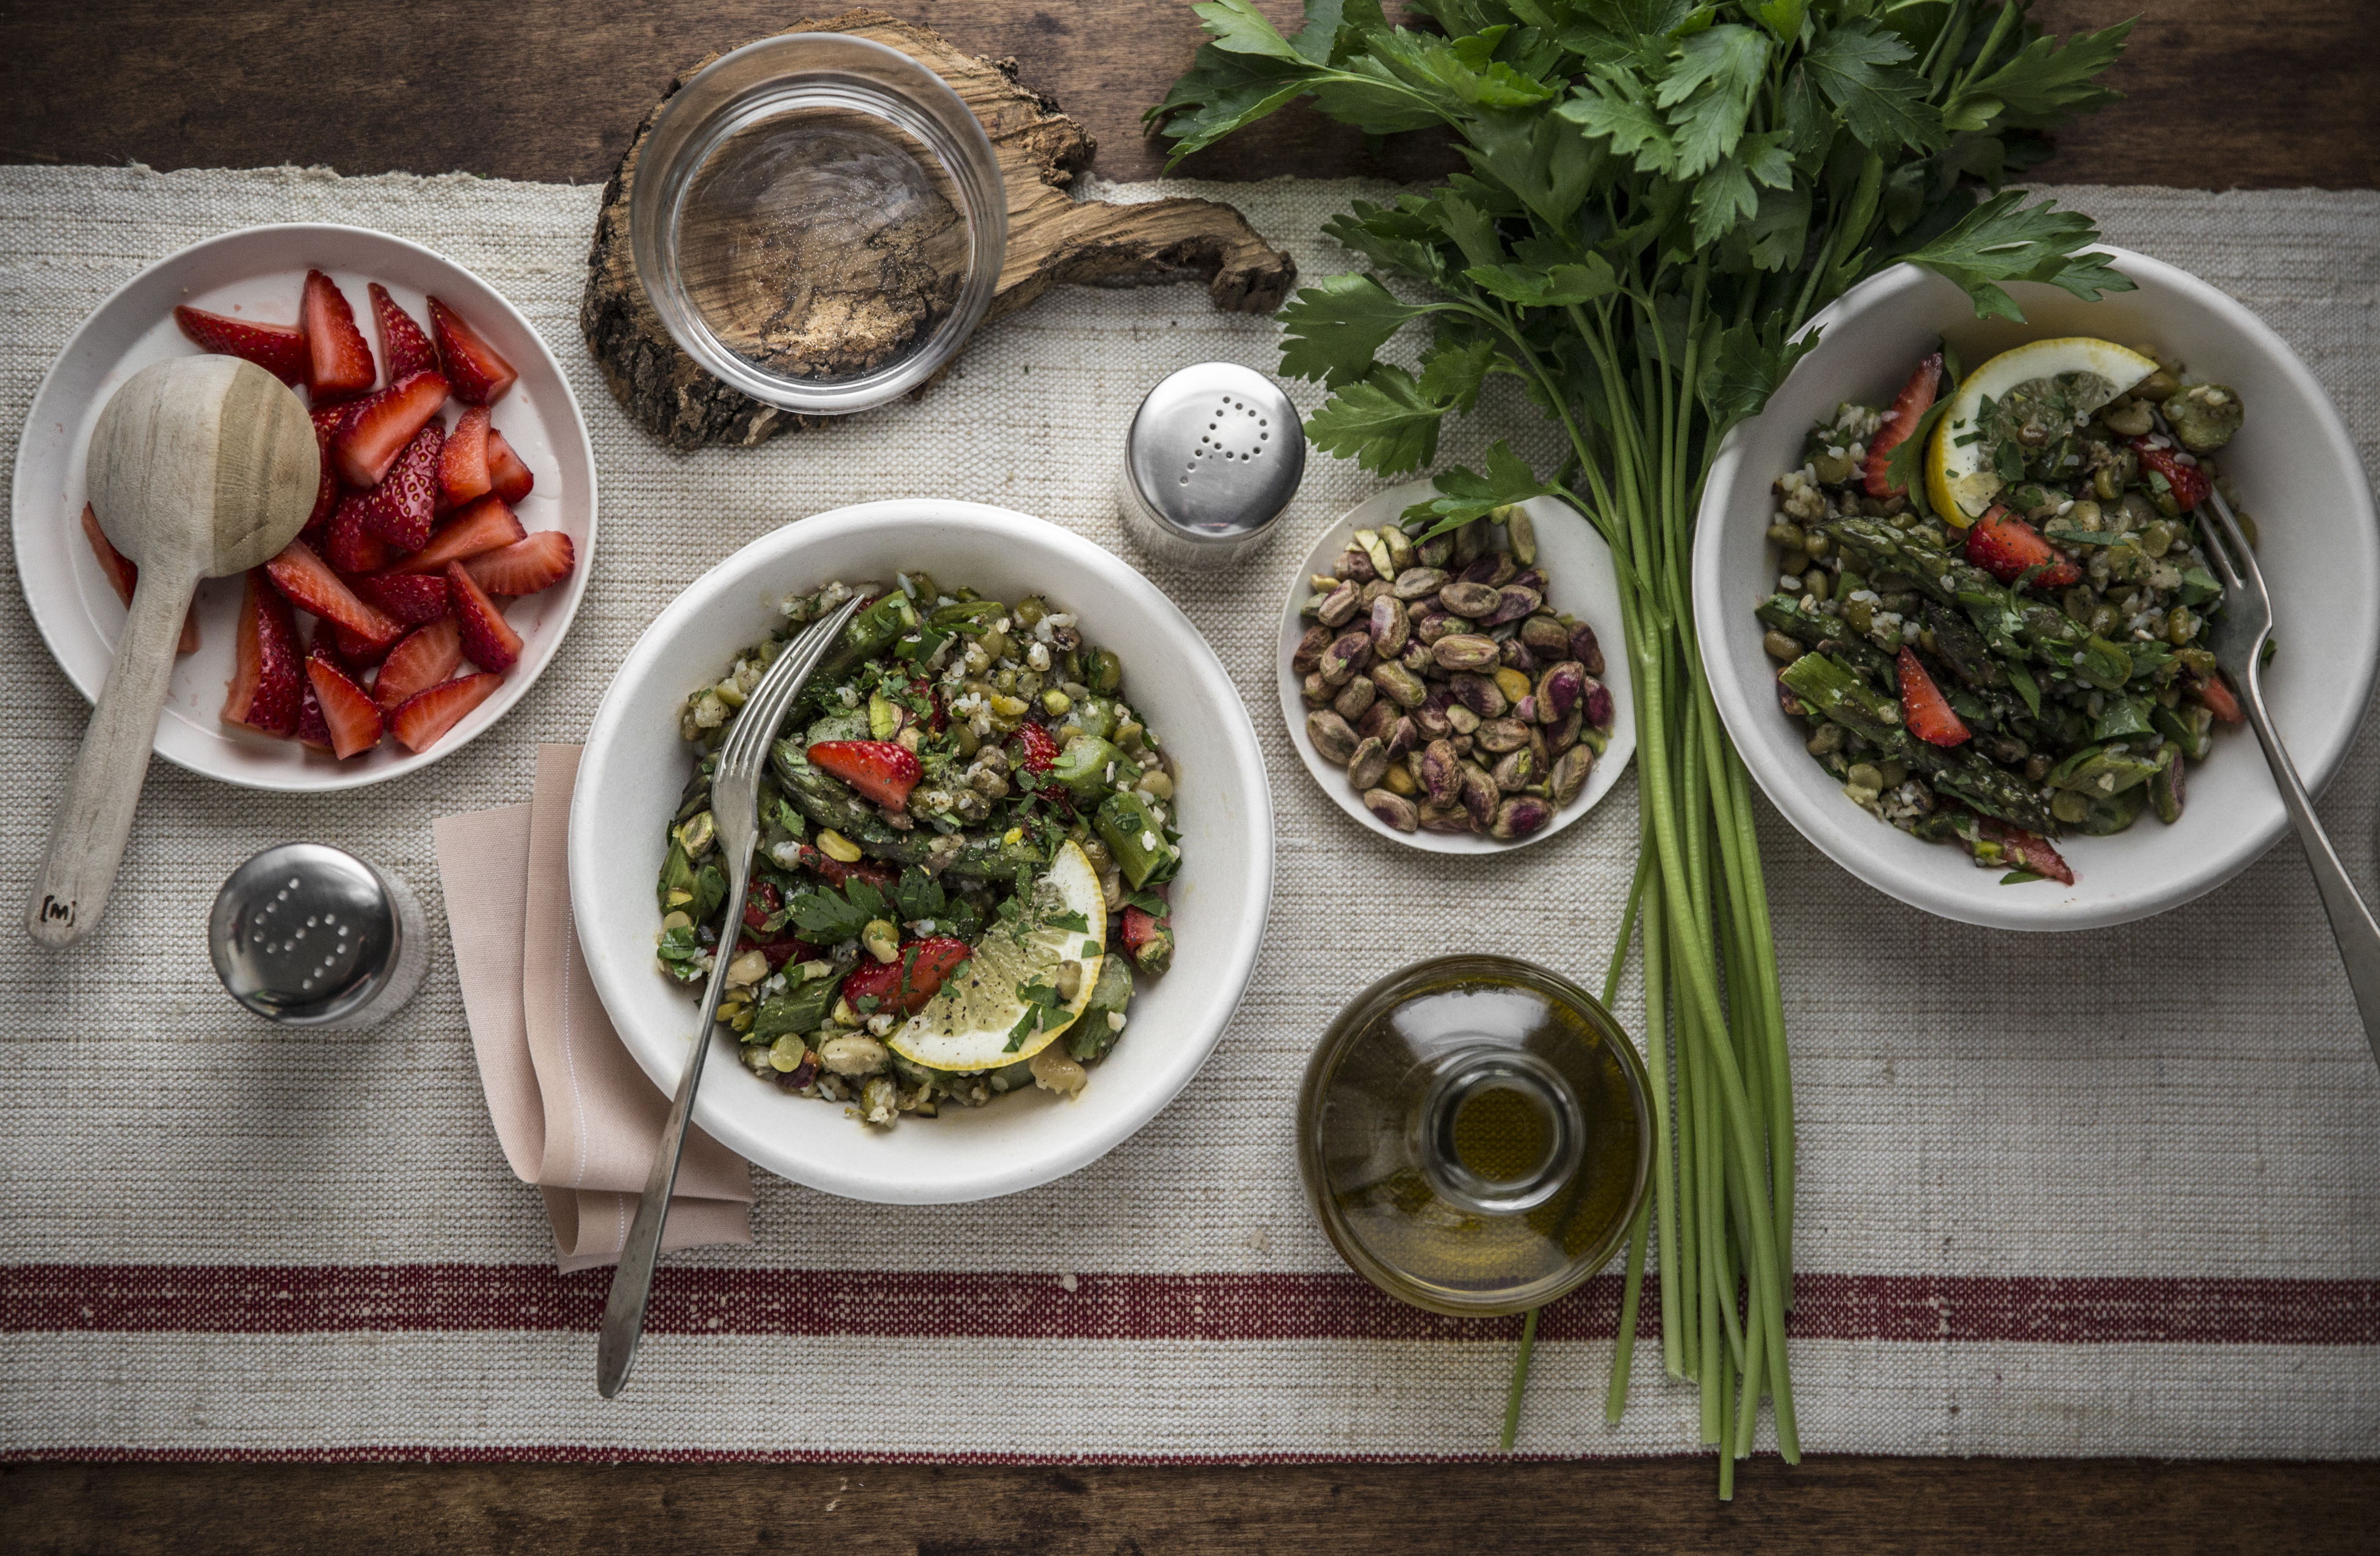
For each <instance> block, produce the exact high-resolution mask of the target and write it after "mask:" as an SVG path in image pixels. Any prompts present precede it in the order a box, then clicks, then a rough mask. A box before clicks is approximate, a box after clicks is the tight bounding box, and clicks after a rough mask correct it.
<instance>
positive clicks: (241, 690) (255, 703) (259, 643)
mask: <svg viewBox="0 0 2380 1556" xmlns="http://www.w3.org/2000/svg"><path fill="white" fill-rule="evenodd" d="M234 643H235V646H234V649H233V656H232V677H231V684H230V685H229V687H228V688H227V689H226V691H227V694H226V695H225V698H224V707H223V716H224V718H225V719H226V720H227V721H228V722H230V723H234V724H241V725H245V726H247V727H248V728H249V729H251V730H255V731H256V732H257V733H259V734H262V735H280V736H287V735H288V734H290V733H291V732H292V731H294V730H296V729H297V705H298V700H299V688H300V685H301V684H302V683H303V682H304V681H305V679H306V675H305V671H304V670H303V669H300V668H299V660H300V659H302V658H303V657H304V652H305V651H304V649H303V647H302V646H301V645H299V643H298V641H297V622H295V621H292V620H291V619H290V616H289V605H288V602H287V601H286V600H284V599H283V598H282V597H281V596H280V595H278V594H276V593H274V592H273V589H272V588H270V587H268V586H267V585H266V583H265V578H264V569H262V568H253V569H250V570H249V574H248V584H247V587H246V589H245V591H244V592H243V593H242V594H241V596H240V600H239V635H238V636H237V638H236V639H235V640H234Z"/></svg>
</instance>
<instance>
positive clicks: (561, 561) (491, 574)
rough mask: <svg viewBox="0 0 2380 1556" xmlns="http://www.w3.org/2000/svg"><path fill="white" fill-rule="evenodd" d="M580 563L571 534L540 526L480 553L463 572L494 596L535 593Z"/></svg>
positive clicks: (564, 576)
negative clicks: (534, 530)
mask: <svg viewBox="0 0 2380 1556" xmlns="http://www.w3.org/2000/svg"><path fill="white" fill-rule="evenodd" d="M576 565H577V557H576V555H575V554H574V553H573V551H572V549H571V546H570V537H568V536H566V535H565V534H563V533H562V531H560V530H558V529H540V530H539V531H538V532H537V533H536V534H534V535H532V536H530V537H528V538H527V539H525V540H516V541H514V542H513V543H512V544H511V545H509V546H506V547H504V548H502V549H498V550H493V551H482V552H480V554H479V555H478V556H476V557H473V558H472V559H471V560H470V561H467V562H465V563H464V564H463V571H464V572H466V573H469V574H470V575H471V577H472V580H473V581H474V582H476V583H477V584H478V585H480V587H481V588H483V589H485V590H487V591H488V593H490V594H492V595H533V594H535V593H537V592H538V591H539V590H540V589H547V588H552V587H553V585H556V584H559V583H561V582H562V581H563V580H564V579H565V578H567V577H569V576H570V570H571V569H572V568H573V567H574V566H576Z"/></svg>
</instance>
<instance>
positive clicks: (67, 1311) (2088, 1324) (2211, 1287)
mask: <svg viewBox="0 0 2380 1556" xmlns="http://www.w3.org/2000/svg"><path fill="white" fill-rule="evenodd" d="M610 1278H611V1277H610V1272H609V1271H604V1270H593V1271H586V1272H582V1273H578V1274H576V1275H561V1274H557V1273H555V1272H554V1271H553V1268H552V1267H551V1266H548V1265H541V1264H394V1265H390V1264H373V1265H286V1266H284V1265H237V1264H235V1265H207V1264H18V1265H6V1266H0V1331H13V1332H18V1333H24V1332H56V1331H67V1330H84V1331H100V1332H124V1333H177V1332H179V1333H220V1334H291V1333H403V1332H409V1331H425V1330H428V1331H438V1330H444V1331H456V1332H468V1331H530V1332H552V1331H588V1332H591V1331H592V1330H593V1329H594V1328H595V1323H596V1319H597V1316H598V1315H599V1313H600V1312H601V1309H602V1305H603V1294H604V1290H605V1288H606V1286H607V1285H608V1283H609V1281H610ZM1645 1285H1646V1287H1647V1290H1646V1293H1645V1309H1644V1310H1645V1331H1646V1332H1647V1333H1650V1332H1651V1331H1652V1330H1653V1329H1654V1327H1655V1326H1656V1325H1657V1323H1658V1310H1659V1309H1658V1304H1657V1302H1656V1301H1655V1298H1654V1292H1653V1289H1652V1288H1653V1285H1654V1283H1653V1281H1652V1280H1651V1279H1649V1278H1648V1279H1647V1281H1646V1283H1645ZM1794 1291H1795V1306H1794V1310H1793V1314H1792V1321H1791V1331H1790V1332H1791V1333H1792V1334H1794V1335H1796V1336H1798V1337H1801V1338H1803V1339H1810V1340H1887V1341H1928V1340H1933V1341H2019V1342H2024V1341H2031V1342H2038V1343H2042V1344H2049V1345H2105V1344H2124V1343H2132V1344H2141V1343H2168V1344H2183V1345H2380V1281H2350V1280H2249V1279H2193V1278H2178V1277H2177V1278H2163V1277H2057V1276H2052V1277H2043V1276H2017V1277H2009V1278H1998V1277H1991V1276H1974V1275H1962V1276H1939V1275H1834V1274H1804V1275H1800V1276H1797V1277H1796V1278H1795V1281H1794ZM1619 1306H1620V1277H1619V1276H1618V1275H1617V1274H1605V1275H1600V1276H1597V1278H1596V1279H1595V1280H1593V1281H1590V1282H1588V1283H1587V1285H1585V1287H1583V1288H1582V1289H1581V1290H1580V1291H1578V1292H1577V1293H1575V1294H1573V1296H1571V1297H1566V1298H1564V1299H1563V1300H1562V1301H1560V1302H1559V1303H1557V1304H1555V1305H1554V1306H1553V1307H1552V1308H1550V1309H1548V1310H1547V1312H1546V1315H1545V1319H1544V1321H1543V1323H1542V1325H1541V1327H1540V1330H1539V1333H1541V1334H1543V1335H1544V1336H1545V1337H1546V1338H1547V1339H1549V1340H1588V1339H1604V1338H1609V1336H1610V1334H1611V1333H1612V1332H1613V1330H1614V1329H1615V1327H1616V1325H1617V1322H1618V1317H1619ZM1514 1323H1515V1321H1514V1320H1511V1319H1501V1320H1466V1319H1449V1318H1441V1317H1439V1316H1438V1315H1436V1314H1434V1313H1425V1312H1422V1311H1420V1310H1419V1309H1414V1308H1408V1307H1405V1306H1404V1305H1403V1304H1402V1303H1398V1302H1395V1301H1392V1300H1390V1298H1389V1297H1385V1296H1383V1295H1381V1294H1380V1293H1379V1292H1378V1291H1375V1290H1374V1289H1373V1288H1372V1287H1371V1286H1369V1285H1366V1284H1365V1283H1364V1282H1363V1281H1362V1280H1360V1279H1358V1278H1357V1277H1355V1276H1354V1275H1352V1274H1346V1273H1305V1274H1233V1273H1209V1274H1191V1275H1148V1274H1087V1275H1056V1274H1040V1273H991V1274H968V1273H935V1272H895V1271H855V1270H738V1269H716V1268H703V1267H699V1266H692V1267H689V1266H678V1267H674V1268H670V1269H665V1270H663V1271H662V1272H661V1273H660V1275H659V1277H658V1278H657V1279H656V1280H655V1282H654V1285H653V1298H652V1307H651V1309H650V1313H649V1316H648V1318H647V1321H646V1327H647V1329H648V1330H650V1331H651V1332H653V1333H674V1334H704V1333H715V1334H743V1335H754V1334H760V1335H768V1334H780V1335H806V1334H872V1335H886V1336H893V1337H906V1338H954V1337H978V1338H994V1339H1018V1340H1026V1339H1053V1340H1054V1339H1065V1340H1219V1341H1243V1342H1245V1341H1268V1340H1477V1339H1488V1338H1493V1337H1496V1336H1500V1335H1502V1334H1506V1333H1511V1332H1512V1328H1513V1326H1514Z"/></svg>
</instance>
